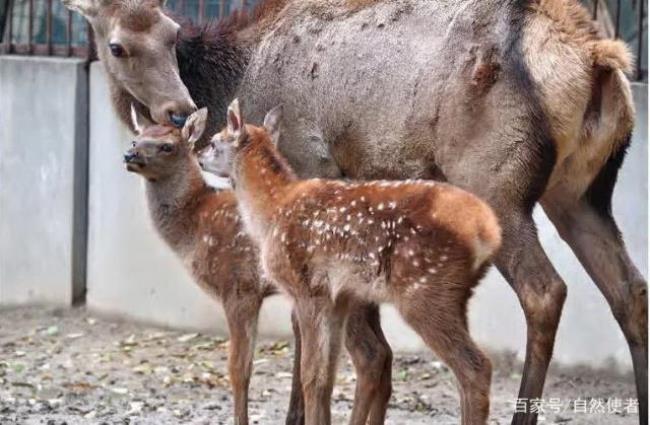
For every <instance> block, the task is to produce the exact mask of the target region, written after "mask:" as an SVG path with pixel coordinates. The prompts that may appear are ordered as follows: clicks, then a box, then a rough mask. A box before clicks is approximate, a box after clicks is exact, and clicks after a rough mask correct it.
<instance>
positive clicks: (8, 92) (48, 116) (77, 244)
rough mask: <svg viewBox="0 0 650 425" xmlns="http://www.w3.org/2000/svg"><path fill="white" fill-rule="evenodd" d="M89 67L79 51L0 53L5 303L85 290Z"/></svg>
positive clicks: (0, 299) (0, 283) (55, 299)
mask: <svg viewBox="0 0 650 425" xmlns="http://www.w3.org/2000/svg"><path fill="white" fill-rule="evenodd" d="M87 81H88V79H87V74H86V70H85V67H84V62H83V61H80V60H75V59H54V58H27V57H12V56H0V303H2V304H13V303H37V302H47V303H53V304H61V305H69V304H70V303H71V302H72V301H73V299H75V298H77V297H79V296H81V295H83V289H84V280H85V277H84V273H85V258H86V256H85V253H86V250H85V241H86V236H85V223H86V220H85V212H86V199H85V194H86V177H87V175H86V166H87V142H88V138H87V114H86V104H87V95H88V87H87Z"/></svg>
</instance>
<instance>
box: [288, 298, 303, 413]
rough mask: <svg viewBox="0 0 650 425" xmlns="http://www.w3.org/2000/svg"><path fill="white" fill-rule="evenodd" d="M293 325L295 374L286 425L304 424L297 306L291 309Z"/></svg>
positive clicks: (292, 380) (300, 343) (292, 379)
mask: <svg viewBox="0 0 650 425" xmlns="http://www.w3.org/2000/svg"><path fill="white" fill-rule="evenodd" d="M291 325H292V327H293V337H294V346H295V348H294V357H293V376H292V378H291V398H290V399H289V411H288V412H287V420H286V425H304V423H305V404H304V399H303V396H302V384H301V383H300V351H301V349H302V348H301V345H302V341H301V337H300V326H299V323H298V316H297V315H296V310H295V308H294V309H293V310H292V311H291Z"/></svg>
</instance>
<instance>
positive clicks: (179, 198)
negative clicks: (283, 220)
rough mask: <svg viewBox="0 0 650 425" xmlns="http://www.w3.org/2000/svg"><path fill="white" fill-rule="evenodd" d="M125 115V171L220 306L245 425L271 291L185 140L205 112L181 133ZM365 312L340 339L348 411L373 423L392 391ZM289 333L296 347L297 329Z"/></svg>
mask: <svg viewBox="0 0 650 425" xmlns="http://www.w3.org/2000/svg"><path fill="white" fill-rule="evenodd" d="M132 116H133V124H134V128H135V129H136V131H137V132H138V135H137V137H136V138H135V140H134V142H133V146H132V147H131V148H130V149H129V150H128V151H127V152H126V154H125V155H124V161H125V163H126V168H127V170H128V171H131V172H134V173H137V174H140V175H141V176H143V177H144V178H145V179H146V196H147V201H148V206H149V210H150V214H151V218H152V220H153V224H154V226H155V228H156V230H157V231H158V233H159V234H160V235H161V237H162V238H163V239H164V241H165V242H166V243H167V244H168V245H169V247H170V248H171V249H172V250H173V251H174V252H175V253H176V254H177V255H178V256H179V257H180V258H181V260H183V262H184V264H185V266H186V267H187V268H188V270H189V271H190V273H191V275H192V277H193V278H194V280H195V281H196V282H197V283H198V284H199V285H200V286H201V287H202V288H203V289H204V290H206V291H207V292H208V293H210V294H211V295H213V296H215V297H216V298H217V299H218V300H220V301H221V303H222V305H223V307H224V310H225V314H226V319H227V323H228V328H229V331H230V344H229V350H230V351H229V353H228V367H229V370H228V372H229V376H230V382H231V385H232V389H233V393H234V404H235V415H234V418H235V424H236V425H247V424H248V414H247V404H248V386H249V382H250V377H251V371H252V359H253V354H254V348H255V335H256V333H257V319H258V315H259V310H260V308H261V305H262V302H263V300H264V298H265V297H267V296H269V295H272V294H274V293H276V292H277V291H276V290H275V289H274V288H275V287H274V286H273V285H271V284H270V283H269V282H268V281H266V280H264V279H263V278H262V277H261V276H260V273H259V266H258V264H259V257H258V250H257V248H256V246H255V244H254V243H253V242H252V241H251V240H250V238H249V237H248V235H247V234H246V233H245V231H244V229H243V226H242V222H241V219H240V215H239V211H238V209H237V202H236V199H235V196H234V193H233V192H232V191H230V190H215V189H213V188H212V187H210V186H208V185H207V184H206V183H205V182H204V180H203V176H202V175H201V168H200V167H199V164H198V162H197V159H196V156H195V155H194V153H193V152H192V144H193V142H194V141H196V140H198V139H199V138H200V137H201V135H202V133H203V131H204V128H205V121H206V117H207V113H206V110H205V109H202V110H199V111H197V112H195V113H194V114H193V115H191V116H190V117H189V118H188V120H187V122H186V124H185V127H184V128H183V129H182V130H179V129H175V128H172V127H165V126H159V125H147V126H145V125H144V124H145V123H143V122H142V121H143V117H138V116H137V114H136V112H135V110H133V111H132ZM147 124H149V123H147ZM368 314H376V312H373V311H359V312H357V315H356V316H355V318H354V320H351V321H350V322H349V324H348V326H347V329H346V335H347V337H346V341H347V347H348V350H349V352H350V355H351V357H352V359H353V362H354V364H355V366H356V369H357V376H358V382H357V391H356V395H355V403H354V410H357V411H359V410H361V411H367V410H368V409H370V410H371V412H372V416H373V417H374V420H373V421H372V422H371V423H373V424H380V423H383V418H384V415H385V412H386V406H387V404H388V398H389V396H390V391H391V386H390V360H391V352H390V347H388V345H387V343H386V341H385V339H383V334H382V333H381V329H379V330H377V329H374V328H372V326H371V323H373V322H374V321H373V320H371V319H372V318H368V317H366V315H368ZM294 332H295V333H296V346H297V349H299V348H298V347H299V346H300V339H299V337H300V334H299V333H298V329H297V327H296V326H294ZM299 353H300V352H298V354H299ZM296 358H297V360H296V361H298V362H299V357H298V356H296ZM299 373H300V371H299V369H298V368H294V374H295V375H296V376H294V388H293V393H292V402H291V406H290V412H289V418H290V421H289V422H290V423H299V422H301V418H302V415H303V412H302V399H301V388H300V384H299V376H298V375H299Z"/></svg>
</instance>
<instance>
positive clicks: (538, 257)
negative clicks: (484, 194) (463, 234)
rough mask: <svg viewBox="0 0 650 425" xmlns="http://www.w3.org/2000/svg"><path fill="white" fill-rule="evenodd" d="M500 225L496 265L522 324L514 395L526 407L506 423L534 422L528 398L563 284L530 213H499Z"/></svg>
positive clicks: (540, 383) (539, 382)
mask: <svg viewBox="0 0 650 425" xmlns="http://www.w3.org/2000/svg"><path fill="white" fill-rule="evenodd" d="M501 225H502V227H503V244H502V247H501V250H500V252H499V254H498V256H497V259H496V265H497V267H498V268H499V271H501V273H502V274H503V276H504V277H505V278H506V280H507V281H508V283H510V285H511V286H512V287H513V289H514V290H515V292H516V293H517V296H518V297H519V302H520V303H521V306H522V308H523V310H524V314H525V316H526V324H527V340H526V360H525V363H524V371H523V376H522V380H521V387H520V389H519V399H520V401H522V402H524V403H526V406H527V408H526V412H525V413H523V412H518V413H515V415H514V418H513V420H512V423H513V424H515V425H524V424H525V425H530V424H535V423H536V422H537V413H532V411H531V409H530V401H531V400H533V399H538V398H541V396H542V392H543V389H544V381H545V380H546V373H547V370H548V365H549V363H550V361H551V357H552V354H553V345H554V343H555V334H556V332H557V327H558V324H559V321H560V315H561V313H562V306H563V305H564V300H565V298H566V285H565V284H564V282H563V281H562V279H561V278H560V276H559V275H558V274H557V272H556V271H555V269H554V268H553V265H552V264H551V263H550V261H549V259H548V257H547V256H546V254H545V253H544V251H543V250H542V247H541V245H540V243H539V240H538V238H537V230H536V228H535V223H534V222H533V220H532V217H530V216H529V215H523V214H514V213H513V214H511V215H505V216H502V217H501Z"/></svg>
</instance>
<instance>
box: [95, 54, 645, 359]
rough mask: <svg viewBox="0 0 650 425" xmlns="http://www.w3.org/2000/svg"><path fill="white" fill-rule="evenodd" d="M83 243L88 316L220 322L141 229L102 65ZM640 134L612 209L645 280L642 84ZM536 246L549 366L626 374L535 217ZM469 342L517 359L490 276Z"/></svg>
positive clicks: (502, 297) (392, 328)
mask: <svg viewBox="0 0 650 425" xmlns="http://www.w3.org/2000/svg"><path fill="white" fill-rule="evenodd" d="M90 89H91V122H90V126H91V127H90V131H91V134H90V138H91V141H90V147H91V148H90V149H91V151H90V209H89V215H90V223H89V224H90V235H89V236H90V237H89V256H88V297H87V300H88V305H89V306H90V308H91V309H94V310H96V311H101V312H104V313H109V314H114V315H118V316H121V317H130V318H135V319H138V320H144V321H147V322H155V323H159V324H163V325H168V326H177V327H184V328H188V327H189V328H198V329H204V330H205V329H209V330H216V331H218V332H221V333H223V332H224V331H225V322H224V319H223V316H222V314H221V310H220V308H219V307H218V305H217V303H216V302H214V301H212V300H210V299H208V298H207V297H205V296H204V295H203V294H202V292H201V291H200V290H199V289H197V288H196V287H195V286H194V284H193V283H192V282H191V281H190V279H189V278H188V277H187V275H186V274H185V272H184V270H183V269H182V267H181V265H180V264H179V262H178V261H177V260H176V259H175V257H174V256H173V255H172V254H171V253H170V252H169V250H168V249H167V248H166V247H165V246H164V245H163V243H162V242H161V241H160V240H159V239H158V237H157V236H156V235H155V233H154V232H153V229H152V227H151V226H150V224H149V220H148V216H147V212H146V209H145V203H144V196H143V190H142V184H141V183H142V182H141V181H140V180H141V179H140V178H139V177H138V176H135V175H132V174H128V173H127V172H126V171H124V169H123V166H122V163H121V161H122V159H121V158H122V152H123V151H124V150H125V149H126V148H127V146H128V141H129V140H130V136H129V135H128V134H127V133H126V132H125V131H124V130H123V129H122V128H121V127H120V125H119V124H118V121H117V119H116V118H115V117H114V116H113V115H112V113H111V112H110V110H109V106H108V105H109V101H108V91H107V86H106V83H105V81H104V79H103V70H102V68H101V65H100V64H98V63H95V64H93V65H92V68H91V84H90ZM635 95H636V100H637V105H638V106H637V107H638V109H639V126H638V128H637V132H636V134H635V138H634V142H633V145H632V148H631V150H630V153H629V155H628V158H627V160H626V162H625V165H624V167H623V170H622V172H621V176H620V181H619V184H618V186H617V191H616V194H615V200H614V204H615V205H614V211H615V215H616V217H617V218H618V221H619V223H620V225H621V228H622V231H623V234H624V236H625V239H626V241H627V244H628V247H629V248H630V251H631V253H632V256H633V258H634V260H635V261H636V264H637V265H638V266H639V268H640V269H641V271H642V273H643V274H644V275H645V276H647V270H648V261H647V216H648V215H647V181H648V176H647V168H648V164H647V125H646V124H647V86H637V87H636V89H635ZM535 217H536V220H537V222H538V224H539V228H540V234H541V239H542V244H543V245H544V247H545V248H546V250H547V252H548V254H549V255H550V257H551V258H552V261H553V263H554V265H555V266H556V267H557V269H558V271H559V272H560V274H561V275H562V277H563V278H564V279H565V280H566V282H567V285H568V287H569V295H568V299H567V303H566V308H565V311H564V315H563V319H562V324H561V327H560V331H559V335H558V341H557V346H556V350H555V359H556V361H557V362H558V363H564V364H576V363H586V364H589V365H592V366H599V365H603V364H604V363H605V362H608V361H609V360H615V361H616V362H617V363H618V364H620V365H621V366H622V367H623V368H629V366H630V361H629V359H628V354H627V347H626V344H625V341H624V339H623V336H622V334H621V332H620V331H619V330H618V327H617V325H616V324H615V322H614V320H613V318H612V316H611V314H610V311H609V308H608V307H607V305H606V303H605V302H604V300H603V298H602V296H601V295H600V293H599V292H598V290H597V289H596V287H595V285H593V284H592V283H591V281H590V279H589V278H588V276H587V275H586V273H585V272H584V271H583V270H582V268H581V267H580V265H579V264H578V262H577V260H575V258H574V257H573V255H572V253H571V252H570V250H569V249H568V248H567V246H566V245H565V244H564V243H563V242H562V241H561V240H560V238H559V236H558V235H557V232H556V231H555V230H554V229H553V227H552V226H551V225H550V224H549V222H548V221H547V220H546V218H545V217H544V215H543V213H542V212H541V211H539V210H538V211H536V215H535ZM470 310H471V326H472V331H473V333H474V335H475V336H476V337H477V339H478V340H479V342H480V343H481V344H482V345H483V346H485V347H486V348H490V349H492V350H509V351H514V352H516V353H518V354H519V356H520V357H523V350H524V344H525V323H524V318H523V314H522V312H521V309H520V307H519V304H518V301H517V299H516V297H515V295H514V292H513V291H512V290H511V289H510V287H509V286H508V285H507V284H506V283H505V282H504V281H503V280H502V279H501V277H500V276H499V275H498V274H497V273H496V272H491V273H490V274H489V276H488V278H486V279H485V282H484V283H483V284H482V285H481V286H480V287H479V289H478V291H477V294H476V296H475V297H474V298H473V300H472V303H471V309H470ZM289 313H290V305H289V303H288V302H287V301H286V300H284V299H283V298H281V297H276V298H274V299H271V300H269V301H268V302H267V303H266V305H265V307H264V310H263V313H262V317H261V320H260V325H261V334H262V335H263V336H278V335H282V336H285V335H289V334H290V324H289ZM383 325H384V329H385V331H386V333H387V335H388V338H389V340H390V342H391V345H392V346H393V347H394V348H395V349H397V350H411V349H421V348H423V346H422V343H421V341H420V340H419V338H418V337H417V336H415V335H414V334H413V333H412V332H411V331H410V330H409V329H408V328H407V327H406V326H405V325H404V323H403V322H402V321H401V319H400V318H399V317H398V316H397V315H396V314H395V312H394V310H393V309H392V308H391V307H389V306H386V307H385V308H384V313H383Z"/></svg>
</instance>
